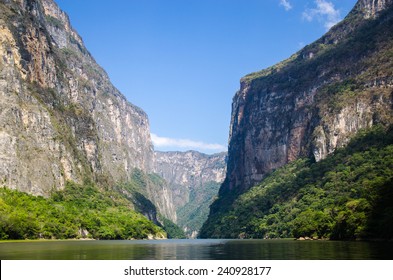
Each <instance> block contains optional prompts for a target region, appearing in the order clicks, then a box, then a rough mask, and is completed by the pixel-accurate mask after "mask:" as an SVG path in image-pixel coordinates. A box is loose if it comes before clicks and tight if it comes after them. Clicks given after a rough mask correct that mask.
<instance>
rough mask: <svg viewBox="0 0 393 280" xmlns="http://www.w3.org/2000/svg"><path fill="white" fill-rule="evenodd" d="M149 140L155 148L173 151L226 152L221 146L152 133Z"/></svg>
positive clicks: (225, 148)
mask: <svg viewBox="0 0 393 280" xmlns="http://www.w3.org/2000/svg"><path fill="white" fill-rule="evenodd" d="M151 139H152V141H153V145H154V147H155V148H170V149H175V150H197V151H202V152H209V151H210V152H222V151H226V150H227V147H225V146H224V145H221V144H209V143H204V142H201V141H194V140H189V139H174V138H168V137H160V136H158V135H156V134H154V133H152V134H151Z"/></svg>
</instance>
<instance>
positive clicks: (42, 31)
mask: <svg viewBox="0 0 393 280" xmlns="http://www.w3.org/2000/svg"><path fill="white" fill-rule="evenodd" d="M133 168H139V169H141V170H144V171H147V172H149V171H151V170H152V168H153V148H152V143H151V139H150V131H149V122H148V118H147V116H146V114H145V113H144V112H143V111H142V110H141V109H139V108H138V107H136V106H134V105H132V104H130V103H129V102H127V100H126V99H125V97H124V96H123V95H122V94H121V93H120V92H119V91H118V90H117V89H116V88H115V87H114V86H113V85H112V84H111V82H110V81H109V78H108V76H107V74H106V73H105V72H104V70H103V69H102V68H101V67H99V66H98V65H97V63H96V62H95V61H94V59H93V57H92V56H91V55H90V53H89V52H88V51H87V50H86V48H85V46H84V45H83V42H82V39H81V38H80V36H79V35H78V34H77V33H76V32H75V31H74V30H73V29H72V27H71V25H70V22H69V19H68V17H67V15H66V14H65V13H64V12H62V11H61V10H60V9H59V7H58V6H57V5H56V4H55V3H54V2H53V1H52V0H2V1H0V180H1V181H0V182H1V184H3V185H7V186H9V187H10V188H15V189H19V190H22V191H25V192H28V193H32V194H35V195H44V196H46V195H48V194H49V192H50V190H51V189H53V188H55V189H61V188H62V187H63V186H64V184H65V182H66V181H67V180H71V181H75V182H82V181H83V180H85V179H88V180H93V181H95V182H100V183H104V184H111V183H113V182H119V181H126V180H127V179H129V176H130V174H131V170H133Z"/></svg>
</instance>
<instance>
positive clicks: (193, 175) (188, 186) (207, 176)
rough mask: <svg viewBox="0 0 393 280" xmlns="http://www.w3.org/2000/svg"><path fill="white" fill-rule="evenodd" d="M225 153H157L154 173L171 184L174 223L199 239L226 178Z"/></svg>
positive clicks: (169, 185) (190, 235)
mask: <svg viewBox="0 0 393 280" xmlns="http://www.w3.org/2000/svg"><path fill="white" fill-rule="evenodd" d="M226 155H227V154H226V153H220V154H214V155H205V154H202V153H199V152H195V151H188V152H155V162H154V172H155V173H157V174H158V175H160V176H161V177H162V178H164V179H165V180H166V181H167V182H168V187H169V188H170V192H171V196H172V199H173V204H174V207H175V209H176V213H177V215H176V217H170V218H172V221H174V222H176V223H177V224H178V225H179V226H180V227H182V228H183V229H184V230H185V232H186V233H187V235H188V236H189V237H196V234H197V233H198V230H199V228H200V227H201V226H202V224H203V222H204V221H205V220H206V218H207V215H208V212H209V205H210V203H211V202H212V200H213V198H214V197H215V196H216V195H217V192H218V188H219V186H220V185H221V183H222V182H223V181H224V179H225V172H226Z"/></svg>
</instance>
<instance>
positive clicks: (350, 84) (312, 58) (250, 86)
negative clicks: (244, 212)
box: [217, 0, 393, 207]
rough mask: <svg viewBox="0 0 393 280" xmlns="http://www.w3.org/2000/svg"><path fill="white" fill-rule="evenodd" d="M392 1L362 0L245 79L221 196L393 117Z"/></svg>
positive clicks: (238, 96)
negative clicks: (329, 26)
mask: <svg viewBox="0 0 393 280" xmlns="http://www.w3.org/2000/svg"><path fill="white" fill-rule="evenodd" d="M392 2H393V1H392V0H373V1H371V0H360V1H358V3H357V4H356V6H355V7H354V9H353V10H352V11H351V13H350V14H349V15H348V16H347V17H346V18H345V19H344V20H343V21H342V22H341V23H339V24H337V25H336V26H334V27H333V28H332V29H331V30H330V31H329V32H328V33H327V34H326V35H324V36H323V37H322V38H321V39H319V40H318V41H316V42H314V43H312V44H310V45H308V46H306V47H305V48H304V49H302V50H301V51H299V52H298V53H296V54H294V55H293V56H292V57H291V58H289V59H288V60H286V61H284V62H282V63H279V64H277V65H275V66H273V67H270V68H268V69H266V70H263V71H261V72H257V73H253V74H250V75H248V76H246V77H244V78H243V79H242V80H241V87H240V90H239V91H238V92H237V93H236V95H235V97H234V98H233V105H232V106H233V107H232V120H231V129H230V144H229V155H228V171H227V181H226V183H225V184H224V185H223V187H222V188H221V191H220V192H221V194H222V195H223V196H225V193H227V192H232V193H236V192H240V193H241V192H244V191H245V190H247V189H248V188H250V187H251V186H252V185H254V184H255V183H258V182H260V181H261V180H262V179H263V178H264V176H265V175H266V174H267V173H268V172H270V171H271V170H274V169H276V168H278V167H281V166H283V165H284V164H286V163H288V162H291V161H293V160H295V159H297V158H299V157H302V156H304V157H313V158H315V160H316V161H319V160H321V159H323V158H325V157H326V156H327V155H329V154H330V153H332V152H333V151H334V150H335V149H336V148H338V147H342V146H344V145H345V144H346V143H348V140H349V139H350V138H351V137H352V136H353V135H355V134H356V132H358V131H359V130H360V129H363V128H368V127H371V126H373V125H375V124H382V125H389V124H392V123H393V110H392V108H393V107H392V105H393V90H392V88H393V73H392V69H393V60H392V53H393V52H392V51H393V33H392V30H393V24H392V21H393V19H392V18H393V11H392V9H393V8H392ZM217 207H218V206H217Z"/></svg>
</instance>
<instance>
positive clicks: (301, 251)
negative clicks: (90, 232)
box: [0, 239, 393, 260]
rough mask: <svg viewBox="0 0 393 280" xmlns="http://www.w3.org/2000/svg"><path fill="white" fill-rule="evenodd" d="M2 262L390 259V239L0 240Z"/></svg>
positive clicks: (392, 256) (392, 257) (392, 253)
mask: <svg viewBox="0 0 393 280" xmlns="http://www.w3.org/2000/svg"><path fill="white" fill-rule="evenodd" d="M0 259H2V260H15V259H16V260H18V259H19V260H363V259H366V260H375V259H381V260H382V259H385V260H386V259H387V260H393V242H341V241H294V240H203V239H197V240H153V241H150V240H149V241H148V240H140V241H121V240H119V241H96V240H92V241H77V240H75V241H73V240H72V241H32V242H26V241H23V242H4V243H0Z"/></svg>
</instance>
